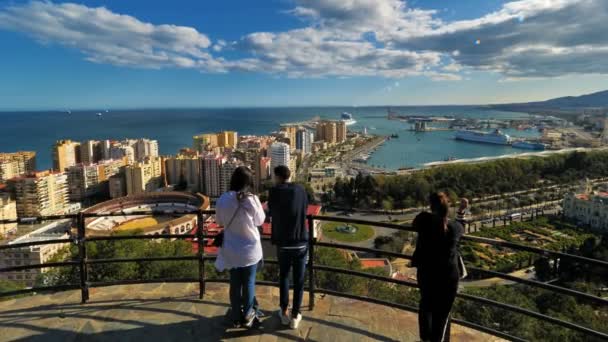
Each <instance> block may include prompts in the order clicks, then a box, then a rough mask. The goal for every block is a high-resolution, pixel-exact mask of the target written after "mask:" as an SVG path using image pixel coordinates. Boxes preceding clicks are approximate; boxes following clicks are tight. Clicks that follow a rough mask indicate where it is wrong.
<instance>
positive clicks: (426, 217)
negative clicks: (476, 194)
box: [412, 192, 466, 342]
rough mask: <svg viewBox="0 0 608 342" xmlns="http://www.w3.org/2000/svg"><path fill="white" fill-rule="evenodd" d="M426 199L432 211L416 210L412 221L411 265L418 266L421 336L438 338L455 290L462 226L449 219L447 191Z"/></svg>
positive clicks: (442, 333)
mask: <svg viewBox="0 0 608 342" xmlns="http://www.w3.org/2000/svg"><path fill="white" fill-rule="evenodd" d="M429 202H430V206H431V212H430V213H429V212H422V213H420V214H418V216H416V218H415V219H414V222H413V226H414V228H415V229H416V230H417V231H418V239H417V242H416V251H415V252H414V255H413V257H412V266H414V267H416V268H418V270H417V271H418V272H417V278H418V285H419V287H420V305H419V313H418V325H419V328H420V338H421V339H422V340H423V341H431V342H441V341H443V339H444V337H445V333H446V328H447V323H448V320H449V317H450V311H451V310H452V305H453V304H454V299H455V298H456V292H457V290H458V281H459V279H460V271H459V257H460V256H459V253H458V243H459V241H460V238H461V237H462V235H463V233H464V228H463V227H462V225H461V224H460V223H459V222H456V221H450V220H448V212H449V207H450V203H449V199H448V197H447V195H446V194H444V193H442V192H440V193H433V194H431V195H430V197H429ZM461 209H462V208H461ZM465 209H466V208H465Z"/></svg>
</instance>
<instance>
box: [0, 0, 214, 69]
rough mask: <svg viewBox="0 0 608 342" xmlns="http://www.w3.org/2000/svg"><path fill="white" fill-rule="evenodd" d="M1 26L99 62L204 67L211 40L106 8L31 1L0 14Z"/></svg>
mask: <svg viewBox="0 0 608 342" xmlns="http://www.w3.org/2000/svg"><path fill="white" fill-rule="evenodd" d="M0 28H4V29H9V30H14V31H18V32H22V33H24V34H26V35H29V36H31V37H33V38H35V39H37V40H39V41H41V42H44V43H58V44H63V45H66V46H71V47H74V48H77V49H79V50H81V51H82V52H83V53H84V54H85V55H86V56H87V57H86V58H87V59H88V60H90V61H93V62H98V63H110V64H115V65H126V66H136V67H145V68H161V67H167V66H173V67H184V68H191V67H200V68H206V67H207V66H208V64H209V63H207V62H208V61H209V60H211V56H210V55H209V53H208V52H207V51H206V49H207V48H208V47H209V45H210V44H211V42H210V40H209V38H208V37H207V36H206V35H204V34H202V33H199V32H198V31H197V30H195V29H193V28H191V27H185V26H176V25H153V24H150V23H145V22H142V21H140V20H138V19H136V18H134V17H132V16H128V15H120V14H116V13H113V12H111V11H109V10H108V9H106V8H104V7H99V8H89V7H86V6H83V5H78V4H72V3H64V4H53V3H50V2H38V1H32V2H29V3H27V4H25V5H14V6H8V7H5V8H4V9H3V10H1V11H0Z"/></svg>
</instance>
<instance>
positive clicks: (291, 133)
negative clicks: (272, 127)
mask: <svg viewBox="0 0 608 342" xmlns="http://www.w3.org/2000/svg"><path fill="white" fill-rule="evenodd" d="M281 131H283V132H285V134H286V137H287V139H288V140H289V147H290V148H291V150H292V151H293V150H295V149H296V148H297V136H296V135H297V132H298V126H284V127H282V128H281Z"/></svg>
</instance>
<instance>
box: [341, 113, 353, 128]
mask: <svg viewBox="0 0 608 342" xmlns="http://www.w3.org/2000/svg"><path fill="white" fill-rule="evenodd" d="M340 120H341V121H343V122H344V123H345V124H346V126H351V125H354V124H356V123H357V120H355V119H353V115H352V114H351V113H347V112H344V113H342V115H341V116H340Z"/></svg>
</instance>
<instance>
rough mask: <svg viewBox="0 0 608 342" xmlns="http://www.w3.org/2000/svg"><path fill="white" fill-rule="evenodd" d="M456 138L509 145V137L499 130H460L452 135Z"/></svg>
mask: <svg viewBox="0 0 608 342" xmlns="http://www.w3.org/2000/svg"><path fill="white" fill-rule="evenodd" d="M454 138H455V139H456V140H463V141H470V142H476V143H483V144H494V145H510V144H511V137H510V136H509V135H507V134H504V133H502V132H501V131H500V130H498V129H497V130H495V131H494V132H482V131H471V130H461V131H458V132H456V135H455V136H454Z"/></svg>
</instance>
